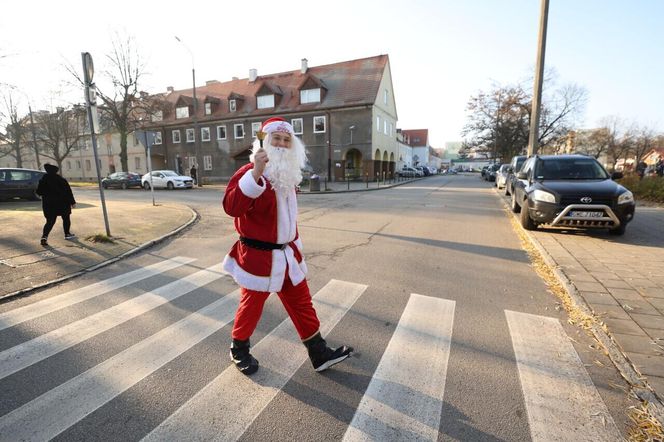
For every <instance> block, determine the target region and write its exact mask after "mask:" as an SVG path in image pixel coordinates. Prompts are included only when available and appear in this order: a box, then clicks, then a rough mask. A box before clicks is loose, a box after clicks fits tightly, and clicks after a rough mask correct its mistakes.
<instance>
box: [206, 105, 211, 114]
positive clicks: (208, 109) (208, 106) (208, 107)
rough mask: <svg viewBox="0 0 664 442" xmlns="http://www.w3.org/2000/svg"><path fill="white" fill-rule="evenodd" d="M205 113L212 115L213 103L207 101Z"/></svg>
mask: <svg viewBox="0 0 664 442" xmlns="http://www.w3.org/2000/svg"><path fill="white" fill-rule="evenodd" d="M205 115H212V103H205Z"/></svg>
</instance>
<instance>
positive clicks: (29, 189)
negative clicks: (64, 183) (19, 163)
mask: <svg viewBox="0 0 664 442" xmlns="http://www.w3.org/2000/svg"><path fill="white" fill-rule="evenodd" d="M45 173H46V172H42V171H40V170H33V169H20V168H0V199H13V198H26V199H29V200H38V199H40V198H39V195H37V193H36V190H37V185H38V184H39V180H40V179H41V177H42V176H44V174H45Z"/></svg>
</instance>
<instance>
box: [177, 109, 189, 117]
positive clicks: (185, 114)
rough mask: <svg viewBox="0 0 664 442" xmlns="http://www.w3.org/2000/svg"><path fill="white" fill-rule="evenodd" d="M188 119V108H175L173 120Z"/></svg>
mask: <svg viewBox="0 0 664 442" xmlns="http://www.w3.org/2000/svg"><path fill="white" fill-rule="evenodd" d="M188 117H189V106H182V107H177V108H175V118H176V119H178V118H188Z"/></svg>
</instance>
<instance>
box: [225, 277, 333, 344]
mask: <svg viewBox="0 0 664 442" xmlns="http://www.w3.org/2000/svg"><path fill="white" fill-rule="evenodd" d="M240 293H241V297H240V305H239V306H238V309H237V312H236V313H235V323H234V325H233V332H232V333H231V337H232V338H233V339H237V340H240V341H246V340H247V339H249V337H250V336H251V335H252V334H253V333H254V330H255V329H256V325H258V321H259V319H260V318H261V314H262V313H263V305H265V301H266V300H267V297H268V296H270V292H258V291H256V290H249V289H246V288H244V287H241V289H240ZM277 294H278V295H279V299H281V303H282V304H283V305H284V307H285V308H286V312H288V316H290V318H291V321H293V324H294V325H295V329H296V330H297V333H298V334H299V335H300V339H302V340H305V339H307V338H310V337H311V336H313V335H314V334H316V333H317V332H318V329H319V328H320V321H319V320H318V316H317V315H316V310H314V306H313V304H312V303H311V293H310V292H309V285H308V284H307V280H306V279H304V280H303V281H302V282H301V283H299V284H298V285H296V286H294V285H293V283H292V282H291V280H290V278H289V277H288V272H286V279H285V280H284V284H283V286H282V287H281V291H280V292H278V293H277Z"/></svg>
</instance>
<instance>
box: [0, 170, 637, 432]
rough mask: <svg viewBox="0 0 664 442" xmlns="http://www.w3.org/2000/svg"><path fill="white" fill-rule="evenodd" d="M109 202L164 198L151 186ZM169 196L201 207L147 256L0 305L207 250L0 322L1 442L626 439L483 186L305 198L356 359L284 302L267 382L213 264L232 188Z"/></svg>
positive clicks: (223, 246) (612, 382)
mask: <svg viewBox="0 0 664 442" xmlns="http://www.w3.org/2000/svg"><path fill="white" fill-rule="evenodd" d="M93 191H96V190H91V189H77V190H76V192H93ZM106 195H107V198H137V199H141V198H142V199H145V200H146V201H148V199H149V193H148V192H144V191H140V190H136V191H133V190H132V191H110V192H108V193H107V194H106ZM156 195H157V198H158V199H160V198H164V199H169V200H172V201H178V202H186V203H188V204H190V205H191V206H192V207H193V208H195V210H197V211H198V212H199V213H200V214H201V220H200V222H199V223H198V224H196V225H195V226H194V227H192V228H191V229H190V230H188V231H186V232H184V233H183V234H181V235H179V236H178V237H176V238H174V239H173V240H172V241H169V242H167V243H165V244H162V245H160V246H158V247H155V248H153V249H151V250H149V251H148V252H146V253H143V254H141V255H138V256H135V257H132V258H130V259H127V260H125V261H122V262H120V263H118V264H116V265H112V266H109V267H106V268H104V269H101V270H99V271H97V272H95V273H93V274H91V275H89V276H85V277H82V278H77V279H75V280H71V281H69V282H67V283H64V284H61V285H58V286H56V287H53V288H50V289H48V290H46V291H44V292H40V293H38V294H35V295H34V296H30V297H24V298H18V299H16V300H13V301H11V302H8V303H5V304H2V305H0V315H11V314H12V312H13V311H17V309H19V308H21V307H24V306H27V305H32V304H36V303H38V302H40V301H41V302H45V301H46V300H55V299H62V298H67V297H71V295H67V296H60V295H62V294H64V293H70V292H72V291H73V290H76V289H80V291H81V292H86V293H91V291H92V289H91V288H89V286H90V285H91V284H95V283H99V282H105V283H107V284H109V281H111V278H114V277H118V276H119V275H123V274H126V273H128V272H131V271H135V270H137V269H141V268H144V267H146V266H149V265H154V264H158V263H161V262H164V261H166V260H168V259H172V258H176V257H188V258H192V260H191V261H185V260H181V261H182V264H181V265H179V266H177V267H175V268H173V269H170V270H167V271H164V272H163V273H158V274H155V275H153V276H151V277H147V278H145V279H140V280H138V281H136V282H133V283H131V284H128V285H125V286H123V287H121V288H117V289H114V290H112V289H109V290H108V291H106V292H104V293H100V294H99V295H98V296H94V297H92V298H89V299H87V300H85V301H83V302H80V303H77V304H73V305H63V306H60V307H58V308H55V307H49V308H47V309H45V310H44V314H43V315H42V316H39V317H36V318H34V319H31V320H27V321H25V322H22V323H20V324H18V325H15V326H13V327H8V328H4V329H0V368H2V371H0V376H2V377H0V397H2V398H3V400H2V403H1V405H0V440H16V439H18V438H19V436H20V437H27V438H28V439H41V438H52V437H55V438H56V439H58V440H105V441H108V440H123V441H126V440H140V439H142V438H143V437H145V436H148V439H150V440H167V439H171V440H174V439H179V440H182V439H181V438H183V437H185V438H190V439H196V438H198V439H202V440H206V439H209V438H215V439H237V438H240V439H242V440H333V439H339V438H346V439H348V440H356V439H358V438H361V437H362V436H367V435H369V436H370V437H371V438H373V439H374V440H408V439H418V438H421V439H439V440H472V441H477V440H487V441H494V440H495V441H498V440H514V441H516V440H519V441H522V440H530V439H531V437H532V436H534V437H535V438H538V439H539V438H543V440H547V439H553V438H554V437H555V436H556V434H557V433H556V432H558V431H562V433H561V434H560V437H562V438H563V439H566V438H568V437H572V436H573V437H574V439H575V440H583V439H585V440H600V439H602V438H603V439H604V440H618V439H619V438H620V435H621V434H622V435H623V437H624V436H625V434H626V421H627V419H626V409H627V407H628V406H629V405H631V404H630V402H629V399H628V398H627V395H626V393H625V391H626V390H623V389H626V386H625V385H624V383H623V381H622V380H621V379H620V378H619V376H618V375H617V372H616V370H615V369H614V368H613V367H612V366H611V363H610V361H609V360H608V359H607V358H606V357H605V356H604V355H603V354H602V352H600V351H598V350H596V349H595V348H594V343H593V341H592V339H590V338H589V337H588V336H587V334H586V333H585V332H584V331H583V330H581V329H580V328H578V327H574V326H571V325H569V324H568V323H567V318H566V315H565V313H564V312H563V311H561V310H559V309H558V308H557V307H558V303H557V299H556V298H555V297H554V296H553V295H551V294H550V293H549V292H548V291H547V288H546V286H545V284H544V283H543V282H542V281H541V280H540V279H539V277H538V276H537V275H536V274H535V272H534V271H533V269H532V268H531V266H530V262H529V259H528V256H527V255H526V253H525V252H524V251H523V250H522V248H521V245H520V243H519V239H518V236H517V235H516V233H515V232H514V230H513V227H512V225H511V223H510V219H509V217H508V216H507V214H506V212H505V209H504V208H503V205H502V203H501V202H500V200H499V198H498V196H497V195H496V194H495V192H494V191H493V190H492V189H491V188H490V187H489V185H488V184H487V183H484V182H481V181H480V180H478V179H477V178H476V177H466V176H461V175H457V176H449V177H448V176H436V177H432V178H429V179H426V180H422V181H418V182H415V183H412V184H408V185H404V186H401V187H397V188H393V189H389V190H384V191H379V192H364V193H352V194H334V195H302V196H300V199H299V201H300V219H299V230H300V235H301V237H302V239H303V242H304V253H305V257H306V259H307V264H308V266H309V281H310V286H311V289H312V293H313V294H316V293H318V294H317V295H316V296H317V298H316V299H317V302H318V304H317V306H318V307H317V308H319V313H321V312H324V313H325V316H323V313H321V319H322V321H323V323H324V326H325V327H327V328H328V329H329V332H328V333H327V338H328V341H329V342H330V343H331V344H333V345H334V344H341V343H346V344H350V345H352V346H354V347H355V349H356V352H355V354H354V356H353V357H352V358H350V359H349V360H348V361H345V362H344V363H342V364H339V365H338V366H336V367H335V368H334V369H333V370H330V371H328V372H326V373H324V374H318V373H315V372H314V371H313V370H312V369H311V367H310V365H309V363H308V361H306V360H305V352H304V348H303V347H301V346H300V345H299V344H298V343H297V342H293V336H294V332H293V333H289V332H288V329H287V327H288V326H287V325H285V326H283V327H286V329H285V330H286V331H285V332H284V331H283V330H282V328H283V327H280V324H281V323H282V321H284V320H286V321H285V324H287V323H288V321H287V316H286V313H285V311H284V309H283V307H282V306H281V305H280V303H279V301H278V298H277V297H276V296H272V297H271V298H270V299H269V300H268V302H267V304H266V307H265V311H264V315H263V319H262V320H261V322H260V324H259V327H258V330H257V332H256V334H255V335H254V337H252V343H253V344H254V346H255V349H256V351H257V352H260V354H261V355H263V356H262V357H261V358H259V359H260V361H261V370H260V371H259V373H262V377H259V378H256V380H247V379H242V378H241V376H240V375H239V374H238V373H236V372H235V371H234V368H233V367H229V365H230V363H229V360H228V355H227V348H228V343H229V339H230V338H229V336H230V328H231V325H230V324H229V323H228V320H227V318H228V315H231V318H232V311H233V310H232V307H233V294H232V293H233V291H234V290H235V289H236V288H237V287H236V286H235V284H234V283H233V282H232V281H231V280H229V279H228V278H227V277H223V276H222V275H220V274H219V273H218V269H217V268H212V269H211V267H213V266H215V265H218V264H219V263H220V261H221V259H222V258H223V256H224V254H225V252H226V251H227V250H228V249H229V247H230V246H231V244H232V243H233V242H234V241H235V238H236V235H235V233H234V230H233V227H232V220H231V219H230V218H228V217H227V216H225V215H224V214H223V212H222V210H221V208H220V198H221V191H220V190H218V189H216V190H215V189H205V188H204V189H197V190H195V191H174V192H165V191H160V192H156ZM206 269H207V270H206ZM182 281H185V282H182ZM167 284H171V285H170V286H166V285H167ZM95 290H96V289H95ZM224 298H228V299H227V300H228V302H229V305H226V304H223V302H224ZM51 302H52V301H51ZM219 302H222V304H218V305H217V303H219ZM123 303H124V304H123ZM127 303H129V304H127ZM125 306H126V307H125ZM210 306H212V307H210ZM113 309H115V310H113ZM201 309H203V311H202V312H199V314H198V315H195V314H193V312H196V311H199V310H201ZM93 315H96V316H93ZM0 318H2V316H0ZM89 318H91V319H89ZM82 321H87V323H83V322H82ZM178 321H185V322H182V323H180V322H178ZM1 324H2V321H1V320H0V325H1ZM173 327H175V328H174V329H173ZM178 327H179V328H178ZM528 327H530V328H528ZM166 332H168V333H170V334H165V335H164V333H166ZM558 332H559V333H558ZM556 333H558V335H557V334H556ZM162 335H163V336H162ZM262 340H263V341H262ZM261 342H262V343H261ZM533 343H535V344H533ZM570 344H571V345H570ZM17 346H23V347H17ZM16 348H20V351H16V350H15V349H16ZM281 348H283V350H280V349H281ZM570 349H571V350H570ZM12 352H14V353H12ZM30 358H32V359H30ZM21 359H23V362H21V361H20V360H21ZM21 364H23V365H21ZM7 367H9V368H7ZM12 367H13V368H12ZM229 368H230V370H227V369H229ZM584 373H585V375H584ZM575 376H576V377H575ZM583 376H585V377H583ZM586 380H587V382H586ZM175 435H178V436H177V437H176V436H175Z"/></svg>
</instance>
